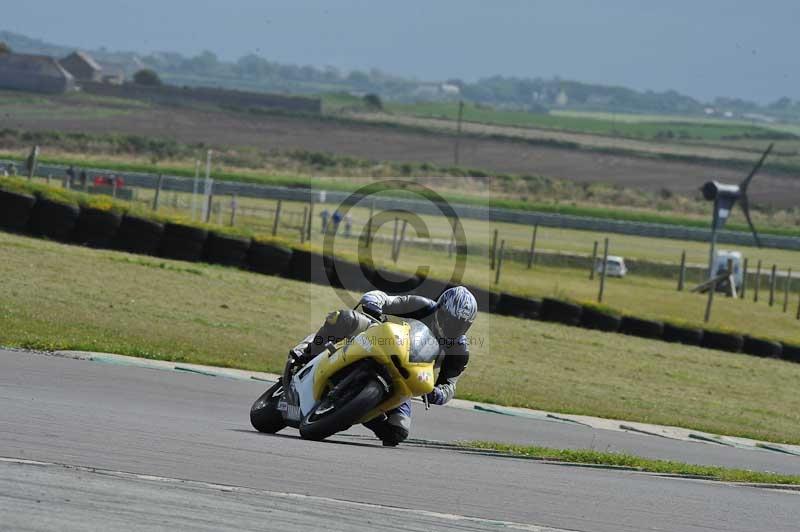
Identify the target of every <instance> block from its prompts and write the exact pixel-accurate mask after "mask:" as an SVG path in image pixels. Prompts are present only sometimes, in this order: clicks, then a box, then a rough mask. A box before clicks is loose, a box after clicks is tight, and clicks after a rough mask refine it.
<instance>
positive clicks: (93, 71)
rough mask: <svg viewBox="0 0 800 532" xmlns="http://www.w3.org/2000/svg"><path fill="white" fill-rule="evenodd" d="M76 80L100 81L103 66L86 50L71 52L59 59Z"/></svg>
mask: <svg viewBox="0 0 800 532" xmlns="http://www.w3.org/2000/svg"><path fill="white" fill-rule="evenodd" d="M59 63H61V66H63V67H64V68H66V69H67V71H68V72H69V73H70V74H72V75H73V76H74V77H75V79H77V80H78V81H102V79H103V67H101V66H100V64H99V63H98V62H97V61H95V60H94V58H93V57H92V56H90V55H89V54H87V53H86V52H80V51H76V52H72V53H71V54H69V55H68V56H67V57H65V58H64V59H61V60H60V61H59Z"/></svg>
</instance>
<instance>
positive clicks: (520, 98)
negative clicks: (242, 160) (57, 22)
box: [0, 30, 800, 120]
mask: <svg viewBox="0 0 800 532" xmlns="http://www.w3.org/2000/svg"><path fill="white" fill-rule="evenodd" d="M0 41H5V42H6V43H7V44H8V45H9V46H10V47H11V49H12V50H14V51H17V52H25V53H39V54H47V55H55V56H58V57H61V56H64V55H67V54H68V53H70V52H72V51H73V50H74V48H73V47H70V46H65V45H59V44H53V43H49V42H46V41H43V40H40V39H34V38H30V37H27V36H25V35H21V34H18V33H13V32H10V31H1V30H0ZM88 51H89V52H90V53H91V54H92V55H93V56H94V57H95V58H97V59H99V60H101V61H104V62H113V63H117V64H126V65H134V64H135V65H144V66H147V67H149V68H152V69H154V70H156V71H157V72H158V73H159V74H160V75H161V77H162V78H163V79H164V80H165V81H167V82H168V83H171V84H174V85H187V86H212V87H223V88H234V89H243V90H249V91H262V92H282V93H288V94H305V95H308V94H322V93H332V92H347V93H353V94H356V95H364V94H367V93H375V94H378V95H380V97H381V98H383V99H385V100H393V101H399V102H416V101H454V100H459V99H465V100H469V101H472V102H475V103H479V104H486V105H491V106H493V107H498V108H511V109H522V110H527V111H530V112H547V111H548V110H550V109H573V110H589V111H604V112H623V113H624V112H627V113H645V114H680V115H702V114H703V113H704V112H705V110H706V109H707V108H709V107H713V108H715V110H716V111H717V112H718V113H724V112H729V113H732V114H735V115H737V116H747V115H750V116H763V117H765V118H771V117H772V118H779V119H790V120H793V119H794V120H796V119H800V101H793V100H791V99H789V98H782V99H781V100H779V101H778V102H775V103H773V104H770V105H768V106H759V105H757V104H756V103H753V102H748V101H744V100H739V99H733V98H718V99H717V100H715V101H714V102H700V101H698V100H696V99H694V98H691V97H689V96H686V95H684V94H680V93H678V92H676V91H664V92H653V91H636V90H633V89H629V88H626V87H614V86H608V85H601V84H593V83H583V82H580V81H571V80H562V79H558V78H555V79H541V78H533V79H531V78H515V77H502V76H492V77H488V78H483V79H480V80H478V81H476V82H472V83H470V82H464V81H462V80H459V79H449V80H438V81H419V80H415V79H409V78H403V77H399V76H394V75H392V74H388V73H385V72H382V71H380V70H377V69H372V70H369V71H360V70H353V71H350V72H343V71H341V70H339V69H336V68H332V67H327V68H316V67H313V66H301V65H292V64H282V63H277V62H273V61H270V60H268V59H265V58H264V57H261V56H258V55H254V54H250V55H246V56H243V57H241V58H239V59H238V60H237V61H235V62H233V61H221V60H219V59H218V58H217V56H216V55H215V54H214V53H213V52H211V51H205V52H202V53H200V54H198V55H196V56H194V57H186V56H184V55H181V54H179V53H175V52H159V53H154V54H150V55H146V56H141V55H139V54H137V53H136V52H118V51H109V50H106V49H104V48H103V49H99V50H88ZM129 74H130V73H129Z"/></svg>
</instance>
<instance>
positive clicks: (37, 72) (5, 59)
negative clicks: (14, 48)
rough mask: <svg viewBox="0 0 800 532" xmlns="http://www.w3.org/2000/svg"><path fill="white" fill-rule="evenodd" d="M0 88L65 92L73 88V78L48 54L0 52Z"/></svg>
mask: <svg viewBox="0 0 800 532" xmlns="http://www.w3.org/2000/svg"><path fill="white" fill-rule="evenodd" d="M0 89H10V90H19V91H33V92H50V93H60V92H67V91H70V90H73V89H75V78H74V77H73V76H72V74H70V73H69V72H67V71H66V70H65V69H64V68H63V67H62V66H61V65H60V64H59V63H58V61H56V60H55V59H54V58H52V57H50V56H46V55H29V54H13V53H12V54H0Z"/></svg>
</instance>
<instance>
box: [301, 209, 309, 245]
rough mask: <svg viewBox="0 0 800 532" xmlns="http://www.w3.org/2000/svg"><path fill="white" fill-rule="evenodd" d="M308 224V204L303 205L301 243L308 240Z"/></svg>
mask: <svg viewBox="0 0 800 532" xmlns="http://www.w3.org/2000/svg"><path fill="white" fill-rule="evenodd" d="M306 224H308V205H305V206H304V207H303V224H302V225H301V226H300V243H301V244H305V242H306Z"/></svg>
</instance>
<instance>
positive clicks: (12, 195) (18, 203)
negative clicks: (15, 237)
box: [0, 189, 36, 232]
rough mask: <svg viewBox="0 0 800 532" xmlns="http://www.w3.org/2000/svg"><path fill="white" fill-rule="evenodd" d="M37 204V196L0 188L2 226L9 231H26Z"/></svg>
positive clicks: (0, 224)
mask: <svg viewBox="0 0 800 532" xmlns="http://www.w3.org/2000/svg"><path fill="white" fill-rule="evenodd" d="M35 204H36V197H35V196H32V195H30V194H22V193H20V192H11V191H10V190H2V189H0V227H2V228H3V229H7V230H9V231H15V232H21V231H24V230H25V228H26V227H27V226H28V220H29V219H30V216H31V211H32V210H33V206H34V205H35Z"/></svg>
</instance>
